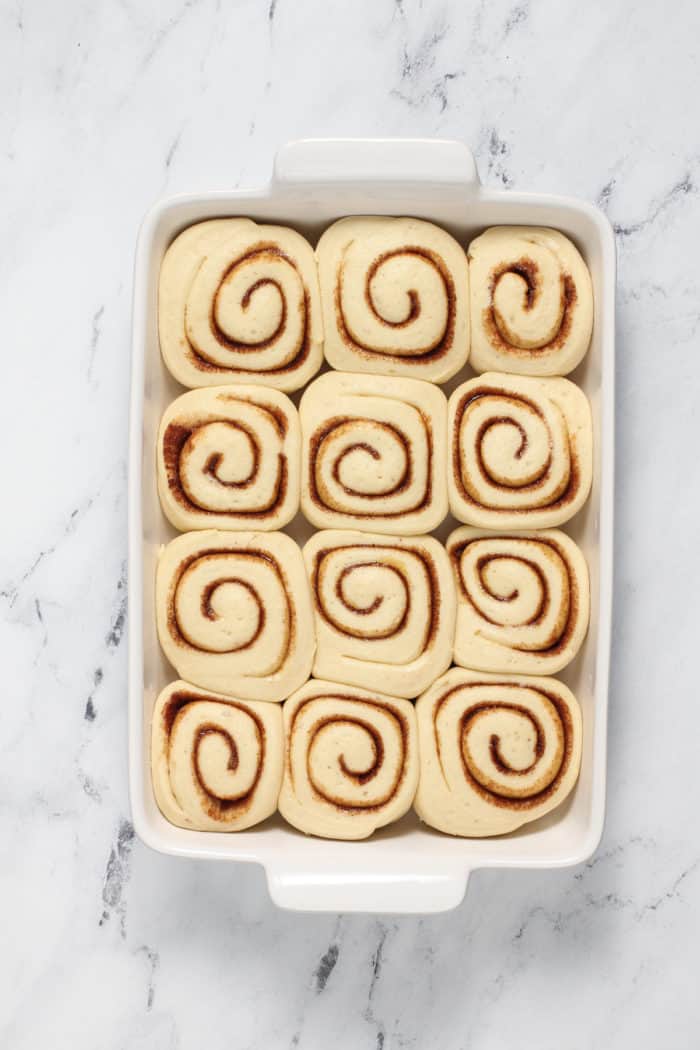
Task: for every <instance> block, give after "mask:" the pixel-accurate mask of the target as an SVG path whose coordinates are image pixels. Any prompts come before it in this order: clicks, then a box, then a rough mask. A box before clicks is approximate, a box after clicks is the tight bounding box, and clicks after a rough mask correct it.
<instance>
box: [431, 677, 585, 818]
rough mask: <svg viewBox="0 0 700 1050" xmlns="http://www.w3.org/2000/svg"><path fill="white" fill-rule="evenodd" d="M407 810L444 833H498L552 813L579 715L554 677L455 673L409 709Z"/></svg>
mask: <svg viewBox="0 0 700 1050" xmlns="http://www.w3.org/2000/svg"><path fill="white" fill-rule="evenodd" d="M416 715H417V718H418V733H419V740H420V750H421V774H420V782H419V784H418V792H417V794H416V801H415V809H416V812H417V813H418V815H419V816H420V817H421V819H422V820H424V821H425V822H426V824H430V825H431V827H434V828H437V829H438V830H439V831H445V832H447V833H448V834H450V835H462V836H465V837H470V838H483V837H485V836H489V835H502V834H504V833H505V832H508V831H513V830H515V828H519V827H520V826H521V825H523V824H527V823H528V822H530V821H533V820H537V819H538V818H539V817H542V816H544V814H545V813H549V812H550V810H552V809H554V808H555V807H556V806H559V805H560V804H561V803H562V802H563V801H564V799H565V798H566V797H567V795H569V793H570V792H571V790H572V788H573V787H574V785H575V783H576V780H577V778H578V774H579V768H580V764H581V710H580V708H579V705H578V703H577V701H576V699H575V697H574V696H573V694H572V693H571V691H570V690H569V689H567V687H566V686H565V685H562V683H561V682H558V681H557V680H556V679H555V678H534V677H533V678H529V677H527V676H517V675H491V674H486V673H485V672H480V671H464V670H462V669H461V668H454V669H453V670H452V671H448V672H447V674H446V675H444V676H443V677H442V678H441V679H439V681H437V682H436V683H435V685H434V686H433V687H432V688H431V689H429V690H428V691H427V692H426V693H424V695H423V696H421V697H420V699H419V700H418V702H417V704H416Z"/></svg>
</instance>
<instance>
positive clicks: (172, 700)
mask: <svg viewBox="0 0 700 1050" xmlns="http://www.w3.org/2000/svg"><path fill="white" fill-rule="evenodd" d="M151 740H152V745H151V746H152V749H151V772H152V777H153V790H154V793H155V796H156V802H157V803H158V808H159V809H160V811H161V813H162V814H163V816H164V817H165V818H166V819H167V820H169V821H170V822H171V823H172V824H177V826H178V827H181V828H196V829H198V830H201V831H242V830H243V829H244V828H250V827H252V826H253V825H254V824H259V823H260V821H261V820H265V818H266V817H269V816H270V815H271V814H272V813H274V812H275V810H276V809H277V798H278V796H279V791H280V786H281V783H282V766H283V760H284V744H283V731H282V710H281V708H280V707H279V706H277V705H276V704H262V703H251V702H249V701H243V700H231V699H230V698H228V697H224V696H221V695H220V694H218V693H214V694H211V693H205V692H202V691H201V690H200V689H195V688H194V687H193V686H191V685H189V684H188V683H187V682H173V683H172V684H171V685H169V686H167V687H166V688H165V689H164V690H163V692H162V693H161V694H160V696H159V697H158V699H157V700H156V705H155V709H154V711H153V722H152V727H151Z"/></svg>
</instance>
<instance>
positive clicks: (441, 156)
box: [273, 139, 479, 190]
mask: <svg viewBox="0 0 700 1050" xmlns="http://www.w3.org/2000/svg"><path fill="white" fill-rule="evenodd" d="M352 182H355V183H356V182H372V183H377V182H394V183H396V182H399V183H411V182H420V183H425V182H432V183H441V184H443V185H445V186H454V187H459V188H460V189H462V190H467V189H475V188H476V187H478V185H479V176H478V175H477V171H476V164H475V163H474V157H473V156H472V153H471V150H470V149H469V148H468V147H467V146H465V144H464V143H463V142H457V141H455V140H453V139H299V140H297V141H296V142H288V143H287V144H286V145H285V146H282V147H281V149H279V150H278V152H277V155H276V157H275V165H274V172H273V183H274V184H275V186H276V188H278V189H281V190H284V188H285V187H290V188H294V187H298V186H304V187H308V185H309V184H310V183H313V184H316V185H319V184H326V185H327V184H329V183H330V184H336V183H352Z"/></svg>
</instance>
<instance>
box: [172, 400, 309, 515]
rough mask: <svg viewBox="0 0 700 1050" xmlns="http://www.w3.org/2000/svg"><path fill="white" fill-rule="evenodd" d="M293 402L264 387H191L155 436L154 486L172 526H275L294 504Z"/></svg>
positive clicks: (297, 443) (296, 433) (296, 439)
mask: <svg viewBox="0 0 700 1050" xmlns="http://www.w3.org/2000/svg"><path fill="white" fill-rule="evenodd" d="M300 456H301V439H300V430H299V417H298V415H297V411H296V408H295V407H294V405H293V404H292V402H291V401H290V400H289V398H288V397H286V395H285V394H281V393H280V392H279V391H277V390H271V389H269V388H268V387H254V386H226V387H212V388H208V389H205V390H190V391H188V393H186V394H182V396H181V397H178V398H176V400H175V401H173V402H172V404H171V405H169V407H168V408H167V410H166V412H165V414H164V416H163V419H162V422H161V425H160V431H159V435H158V491H159V494H160V501H161V506H162V507H163V511H164V513H165V515H166V516H167V518H168V520H169V521H170V522H171V523H172V524H173V525H174V526H175V528H176V529H180V530H181V531H183V532H184V531H186V530H188V529H206V528H223V529H249V528H251V526H254V527H255V528H258V529H264V530H267V531H269V530H272V529H280V528H282V526H283V525H286V524H287V523H288V522H289V521H291V519H292V518H293V517H294V515H295V514H296V512H297V510H298V509H299V483H300V477H299V470H300Z"/></svg>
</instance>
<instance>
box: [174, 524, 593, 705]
mask: <svg viewBox="0 0 700 1050" xmlns="http://www.w3.org/2000/svg"><path fill="white" fill-rule="evenodd" d="M156 608H157V622H158V634H159V638H160V643H161V646H162V648H163V651H164V653H165V655H166V657H167V658H168V660H169V661H170V663H171V664H172V665H173V667H174V668H175V669H176V671H177V673H178V674H179V675H180V677H181V678H184V679H186V680H187V681H189V682H192V683H194V684H195V685H199V686H202V687H204V688H206V689H213V690H216V691H218V692H222V693H227V694H229V695H231V696H235V697H239V698H243V699H247V700H267V701H271V702H280V701H282V700H284V699H285V698H286V697H287V696H289V695H290V694H291V693H292V692H294V690H295V689H298V688H299V686H301V685H302V684H303V683H304V682H305V681H306V680H307V679H308V678H309V676H310V675H311V674H312V673H313V674H314V675H315V676H316V677H319V678H330V679H332V680H334V681H337V682H341V683H345V684H347V685H355V686H360V687H370V688H372V687H375V686H376V685H377V683H381V686H382V690H383V691H384V692H387V693H391V694H392V695H395V696H400V697H405V698H414V697H416V696H418V695H419V694H420V693H422V692H423V691H424V690H425V689H426V688H427V687H428V686H429V685H430V683H431V682H434V681H435V679H436V678H438V677H439V676H440V675H441V674H443V673H444V672H445V671H446V670H447V669H448V668H449V666H450V664H451V663H452V661H454V662H455V663H457V664H458V665H460V666H462V667H467V668H472V669H476V670H481V671H494V672H516V673H522V674H556V673H557V672H559V671H561V670H562V669H563V668H564V667H566V666H567V665H568V664H569V663H570V662H571V661H572V660H573V659H574V657H575V656H576V654H577V653H578V651H579V649H580V647H581V645H582V643H583V640H584V638H585V635H586V631H587V629H588V619H589V580H588V571H587V567H586V562H585V559H584V557H583V555H582V553H581V551H580V550H579V548H578V547H577V545H576V543H575V542H574V541H573V540H572V539H571V538H570V537H569V536H567V535H566V534H565V533H563V532H560V531H559V530H557V529H545V530H542V531H539V532H536V531H522V532H502V533H494V532H486V531H484V530H481V529H474V528H471V527H469V526H463V527H461V528H458V529H456V530H455V531H454V532H453V533H452V535H451V536H450V537H449V539H448V542H447V546H446V548H445V547H443V546H442V544H441V543H440V542H439V541H438V540H437V539H435V538H434V537H432V536H416V537H411V538H408V537H399V536H394V537H389V536H382V535H379V534H372V533H361V532H350V531H343V530H328V531H321V532H317V533H316V534H315V535H314V536H313V537H312V538H311V539H310V540H309V541H308V543H307V544H306V545H305V547H304V549H303V552H302V551H301V550H300V548H299V547H298V546H297V544H296V543H295V542H294V541H293V540H292V539H290V537H288V536H286V535H284V534H283V533H233V532H219V531H216V530H206V531H201V532H190V533H185V534H184V535H182V536H178V537H177V538H176V539H174V540H172V541H171V542H170V543H169V544H168V545H167V546H166V547H165V548H164V550H163V552H162V554H161V556H160V559H159V562H158V568H157V576H156Z"/></svg>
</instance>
